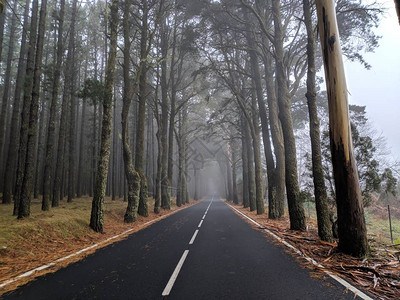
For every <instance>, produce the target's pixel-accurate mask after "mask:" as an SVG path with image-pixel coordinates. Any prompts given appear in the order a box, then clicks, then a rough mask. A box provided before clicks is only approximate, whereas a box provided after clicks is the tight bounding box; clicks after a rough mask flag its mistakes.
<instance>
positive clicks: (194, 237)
mask: <svg viewBox="0 0 400 300" xmlns="http://www.w3.org/2000/svg"><path fill="white" fill-rule="evenodd" d="M198 233H199V230H198V229H196V231H195V232H194V233H193V236H192V238H191V239H190V242H189V245H193V242H194V240H195V239H196V236H197V234H198Z"/></svg>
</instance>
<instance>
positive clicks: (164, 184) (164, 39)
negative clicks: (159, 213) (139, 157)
mask: <svg viewBox="0 0 400 300" xmlns="http://www.w3.org/2000/svg"><path fill="white" fill-rule="evenodd" d="M163 4H164V2H163ZM162 22H163V23H162V25H161V56H162V58H163V60H162V62H161V79H160V85H161V132H160V134H161V137H160V147H159V151H161V206H162V208H163V209H170V208H171V195H170V193H169V187H170V184H171V181H170V180H168V178H169V177H168V105H169V101H168V84H167V55H168V32H167V31H168V27H167V24H166V22H167V14H166V16H165V19H164V20H163V21H162Z"/></svg>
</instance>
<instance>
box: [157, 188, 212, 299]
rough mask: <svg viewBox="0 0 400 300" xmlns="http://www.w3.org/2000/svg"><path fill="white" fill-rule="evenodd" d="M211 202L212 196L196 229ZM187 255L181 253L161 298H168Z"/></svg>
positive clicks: (191, 242) (190, 243)
mask: <svg viewBox="0 0 400 300" xmlns="http://www.w3.org/2000/svg"><path fill="white" fill-rule="evenodd" d="M213 200H214V196H213V197H212V199H211V202H210V204H209V205H208V206H207V209H206V211H205V213H204V215H203V217H202V218H201V221H200V223H199V225H198V226H197V228H200V227H201V225H202V224H203V221H204V219H205V217H206V215H207V212H208V210H209V208H210V206H211V203H212V202H213ZM198 233H199V229H196V231H195V232H194V233H193V236H192V238H191V239H190V242H189V245H192V244H193V242H194V240H195V239H196V236H197V234H198ZM188 253H189V250H185V252H183V254H182V257H181V259H180V260H179V262H178V265H177V266H176V267H175V270H174V272H173V273H172V275H171V278H170V279H169V281H168V283H167V285H166V286H165V288H164V291H163V292H162V294H161V295H162V296H168V295H169V293H170V292H171V290H172V287H173V286H174V283H175V280H176V279H177V278H178V275H179V272H180V270H181V268H182V266H183V263H184V262H185V259H186V256H187V255H188Z"/></svg>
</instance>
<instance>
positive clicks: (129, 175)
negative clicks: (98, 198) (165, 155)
mask: <svg viewBox="0 0 400 300" xmlns="http://www.w3.org/2000/svg"><path fill="white" fill-rule="evenodd" d="M130 8H131V0H126V1H125V3H124V17H123V22H122V26H123V34H124V50H123V54H124V63H123V75H124V90H123V96H122V112H121V124H122V150H123V158H124V169H125V176H126V181H127V187H128V197H127V198H128V206H127V208H126V212H125V215H124V222H125V223H131V222H134V221H136V217H137V208H138V204H139V194H140V179H139V174H138V173H137V172H136V171H135V168H134V165H133V161H132V153H131V148H130V145H129V128H128V126H129V120H128V116H129V108H130V105H131V102H132V95H133V94H134V93H133V91H132V86H131V78H130V76H129V69H130V68H129V66H130V58H131V57H130V49H131V40H130V27H129V14H130ZM135 87H136V83H135Z"/></svg>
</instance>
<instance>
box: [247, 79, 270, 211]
mask: <svg viewBox="0 0 400 300" xmlns="http://www.w3.org/2000/svg"><path fill="white" fill-rule="evenodd" d="M253 92H255V90H254V87H253ZM256 98H257V96H256V95H255V94H253V95H252V110H253V126H252V127H253V128H254V129H253V130H251V134H252V138H253V151H254V175H255V177H254V178H255V189H256V209H257V215H261V214H263V213H264V197H263V188H262V170H261V151H260V147H261V145H260V140H261V138H260V127H259V125H258V122H259V121H258V120H259V113H258V110H257V104H256V102H257V99H256ZM268 139H269V137H268Z"/></svg>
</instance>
